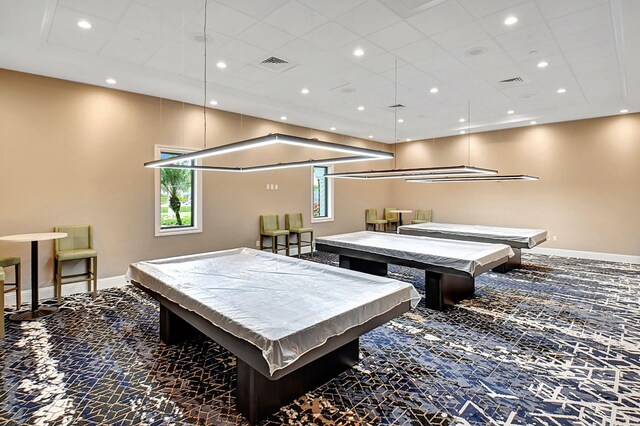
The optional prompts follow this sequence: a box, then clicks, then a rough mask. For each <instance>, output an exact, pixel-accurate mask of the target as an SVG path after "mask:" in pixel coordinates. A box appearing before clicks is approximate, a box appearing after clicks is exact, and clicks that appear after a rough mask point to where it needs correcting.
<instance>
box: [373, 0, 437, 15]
mask: <svg viewBox="0 0 640 426" xmlns="http://www.w3.org/2000/svg"><path fill="white" fill-rule="evenodd" d="M445 1H446V0H382V3H383V4H384V5H385V6H387V7H388V8H389V9H391V10H392V11H394V12H395V13H396V14H397V15H398V16H400V17H401V18H405V19H406V18H408V17H410V16H413V15H415V14H416V13H418V12H422V11H424V10H427V9H430V8H432V7H435V6H437V5H439V4H440V3H444V2H445Z"/></svg>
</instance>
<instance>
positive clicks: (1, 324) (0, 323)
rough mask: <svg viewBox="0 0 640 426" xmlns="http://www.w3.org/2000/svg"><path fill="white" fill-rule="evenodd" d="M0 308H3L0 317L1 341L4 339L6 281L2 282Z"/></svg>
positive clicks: (0, 284) (0, 281)
mask: <svg viewBox="0 0 640 426" xmlns="http://www.w3.org/2000/svg"><path fill="white" fill-rule="evenodd" d="M0 287H1V288H2V291H0V306H2V312H1V313H2V315H0V339H4V281H3V280H0Z"/></svg>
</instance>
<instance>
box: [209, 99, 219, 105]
mask: <svg viewBox="0 0 640 426" xmlns="http://www.w3.org/2000/svg"><path fill="white" fill-rule="evenodd" d="M209 103H210V104H211V105H218V101H216V100H215V99H211V100H210V101H209Z"/></svg>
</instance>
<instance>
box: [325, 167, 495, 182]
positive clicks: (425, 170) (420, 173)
mask: <svg viewBox="0 0 640 426" xmlns="http://www.w3.org/2000/svg"><path fill="white" fill-rule="evenodd" d="M495 174H498V171H497V170H491V169H483V168H480V167H472V166H444V167H420V168H413V169H389V170H367V171H361V172H344V173H329V174H327V175H326V177H328V178H346V179H406V178H418V177H424V178H427V177H447V176H450V175H495Z"/></svg>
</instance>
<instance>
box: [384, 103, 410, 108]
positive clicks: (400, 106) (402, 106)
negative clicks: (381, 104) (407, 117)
mask: <svg viewBox="0 0 640 426" xmlns="http://www.w3.org/2000/svg"><path fill="white" fill-rule="evenodd" d="M387 108H406V107H405V106H404V105H402V104H395V105H389V106H388V107H387Z"/></svg>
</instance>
